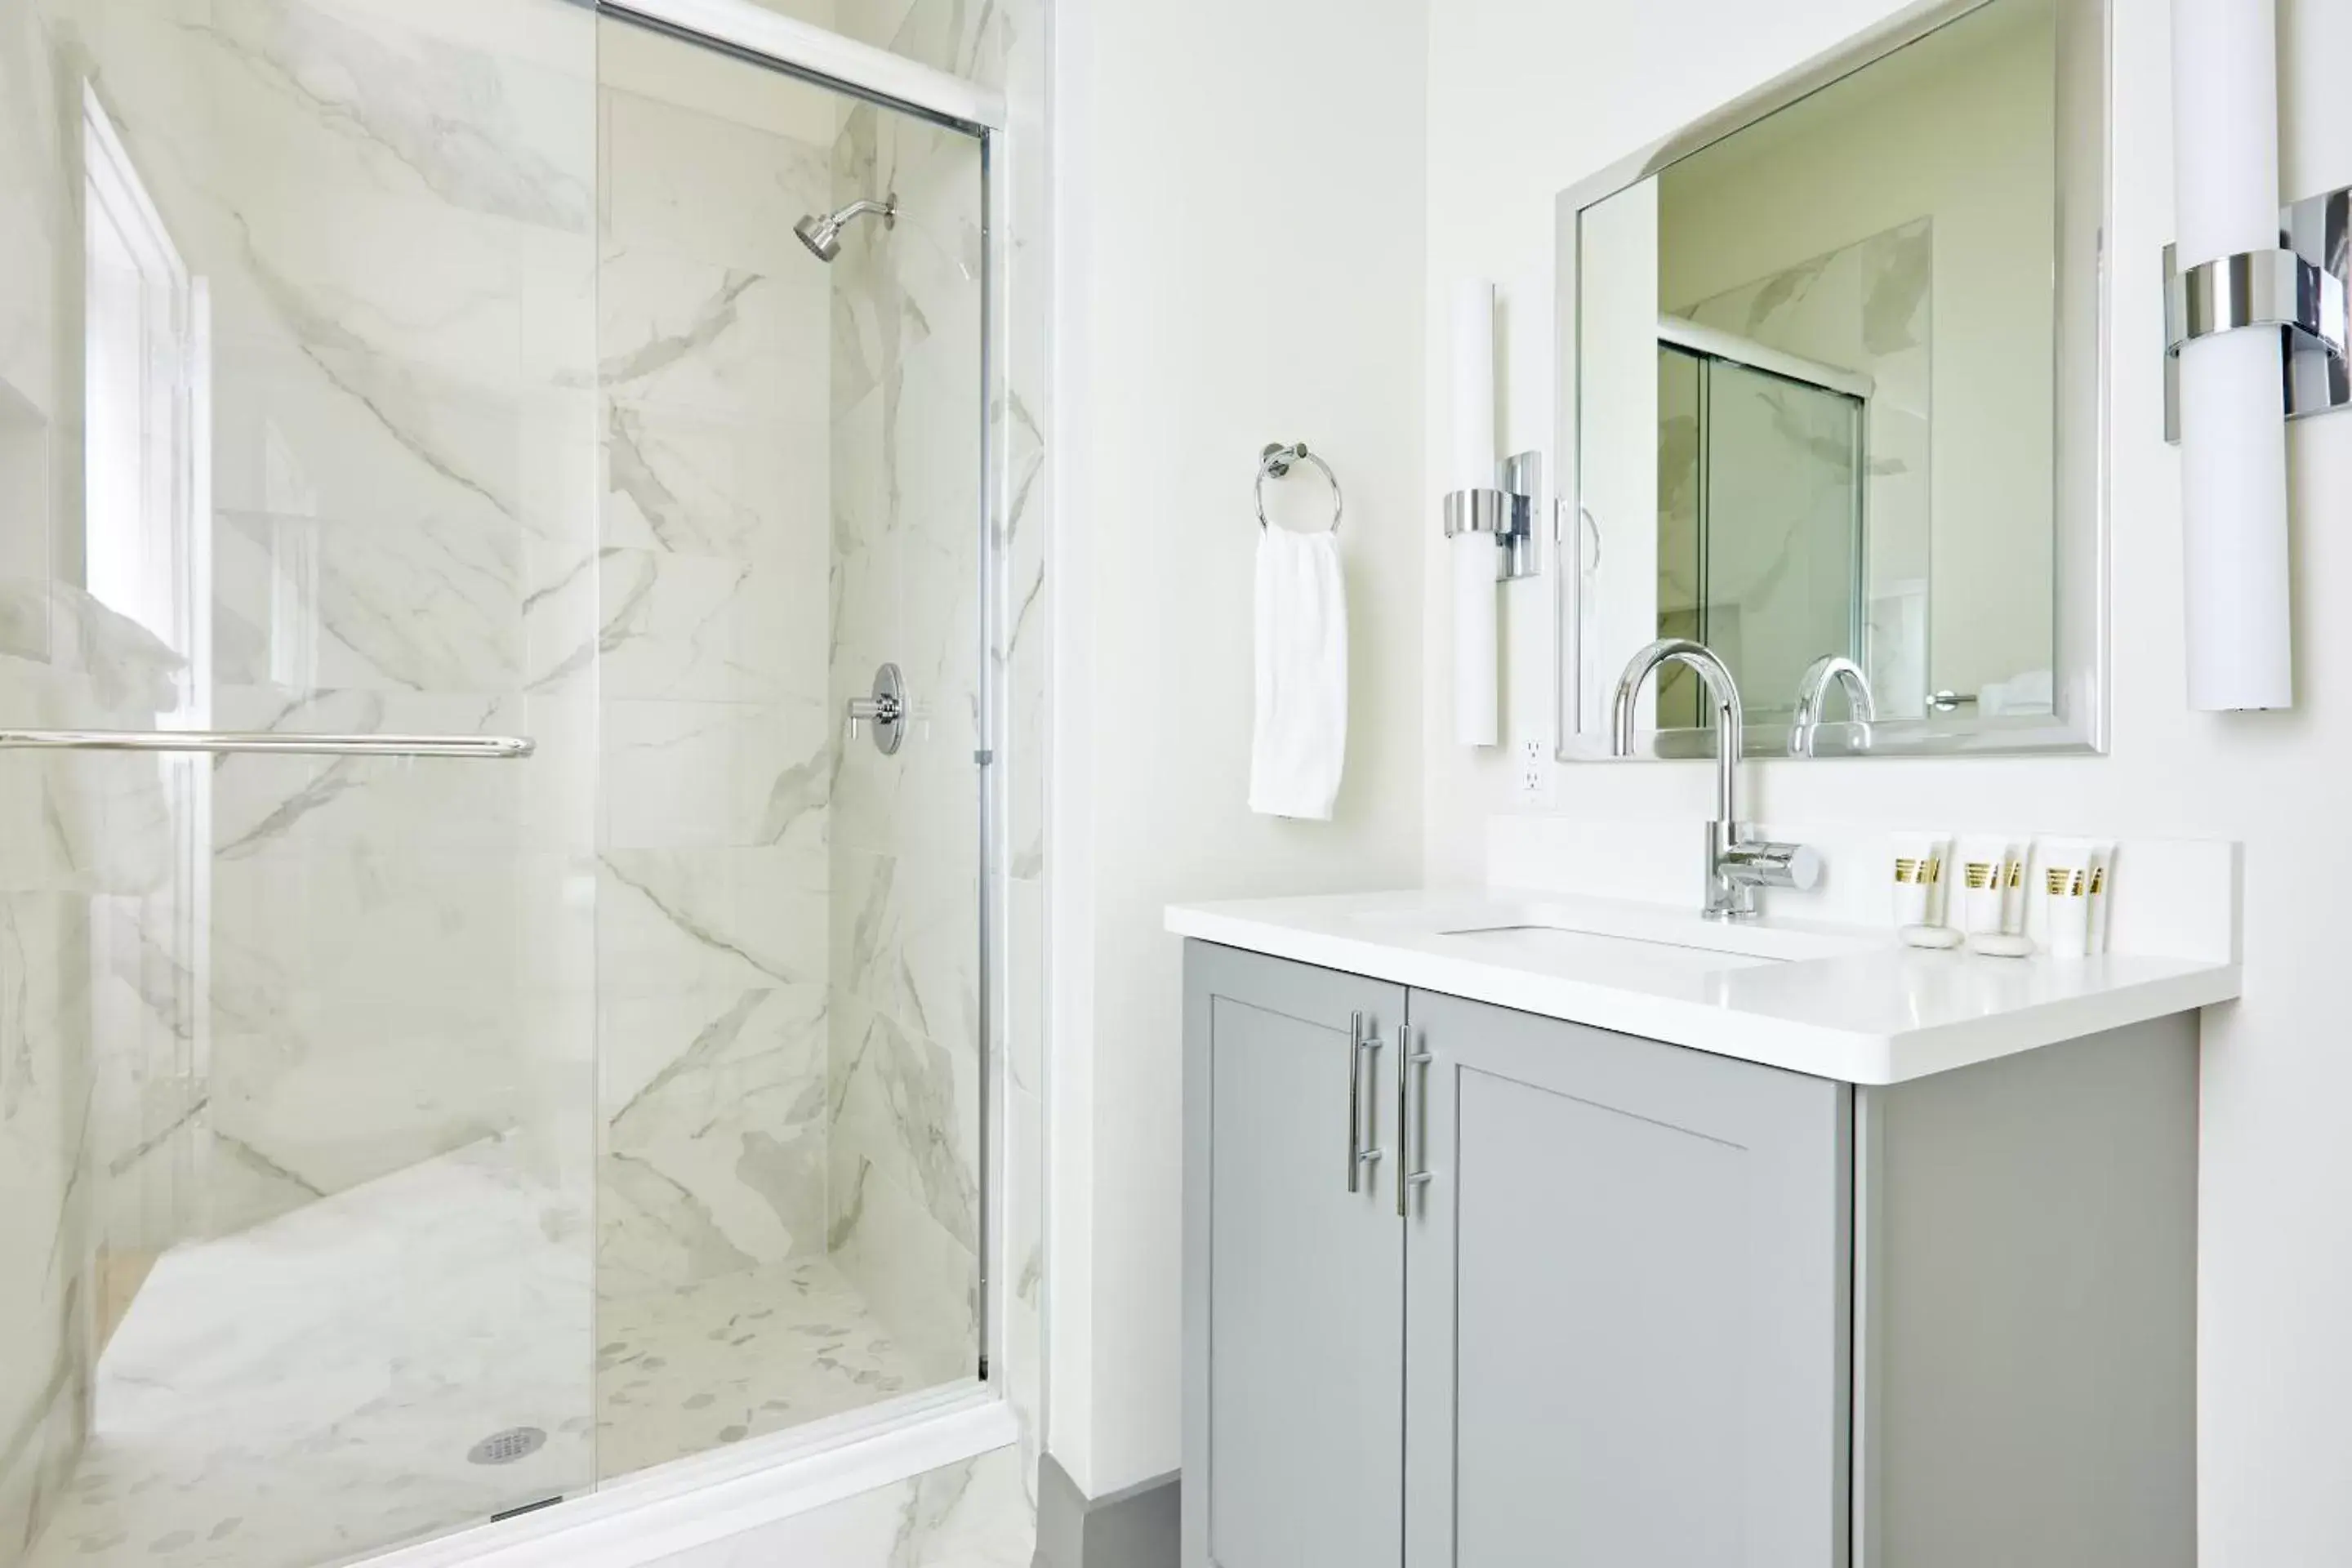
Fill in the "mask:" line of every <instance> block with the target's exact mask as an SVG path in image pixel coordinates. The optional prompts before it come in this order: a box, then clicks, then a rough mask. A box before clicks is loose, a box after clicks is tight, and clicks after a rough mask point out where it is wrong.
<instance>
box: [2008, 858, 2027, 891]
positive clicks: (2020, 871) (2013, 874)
mask: <svg viewBox="0 0 2352 1568" xmlns="http://www.w3.org/2000/svg"><path fill="white" fill-rule="evenodd" d="M2009 885H2010V886H2011V887H2012V888H2022V887H2023V886H2025V862H2024V861H2022V860H2011V862H2010V863H2009Z"/></svg>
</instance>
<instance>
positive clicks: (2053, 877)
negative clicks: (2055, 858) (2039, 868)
mask: <svg viewBox="0 0 2352 1568" xmlns="http://www.w3.org/2000/svg"><path fill="white" fill-rule="evenodd" d="M2042 881H2043V882H2044V883H2045V884H2047V885H2048V887H2049V889H2050V891H2051V892H2052V894H2053V895H2055V896H2058V897H2062V898H2063V896H2064V895H2065V892H2066V868H2065V867H2063V866H2053V867H2051V868H2050V869H2049V870H2047V871H2044V872H2043V873H2042Z"/></svg>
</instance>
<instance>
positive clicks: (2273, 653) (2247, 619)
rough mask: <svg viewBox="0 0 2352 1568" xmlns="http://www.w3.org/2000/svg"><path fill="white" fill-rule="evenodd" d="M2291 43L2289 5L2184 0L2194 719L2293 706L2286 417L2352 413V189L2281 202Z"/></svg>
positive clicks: (2187, 489)
mask: <svg viewBox="0 0 2352 1568" xmlns="http://www.w3.org/2000/svg"><path fill="white" fill-rule="evenodd" d="M2277 34H2278V26H2277V17H2276V14H2275V12H2274V9H2273V0H2173V5H2172V80H2173V178H2174V181H2175V184H2176V187H2177V188H2176V191H2175V196H2176V200H2177V205H2178V207H2179V232H2180V239H2179V245H2178V246H2168V247H2166V248H2165V253H2164V268H2165V316H2166V321H2165V353H2166V363H2165V426H2166V429H2165V434H2166V437H2167V438H2168V439H2171V440H2177V441H2179V442H2180V444H2181V454H2180V508H2181V531H2182V535H2183V540H2184V543H2185V546H2186V557H2187V559H2186V561H2185V563H2184V564H2185V581H2186V585H2187V603H2186V605H2185V606H2184V609H2185V615H2186V620H2187V632H2188V637H2187V642H2188V655H2189V660H2188V662H2189V706H2190V707H2191V708H2194V709H2199V710H2204V711H2208V712H2231V711H2239V710H2262V709H2276V708H2291V707H2293V706H2294V651H2293V650H2294V627H2293V625H2292V620H2291V615H2290V597H2289V591H2288V581H2289V563H2288V529H2287V484H2286V436H2285V431H2284V426H2283V424H2282V421H2281V416H2282V414H2284V416H2285V417H2286V418H2290V419H2291V418H2295V417H2298V416H2304V415H2308V414H2323V413H2326V412H2327V411H2328V410H2330V409H2334V408H2342V407H2345V406H2347V405H2352V378H2347V360H2346V357H2345V356H2346V349H2347V342H2346V321H2345V300H2346V293H2347V286H2352V244H2347V213H2348V212H2352V192H2346V191H2331V192H2329V193H2327V194H2326V195H2318V196H2314V197H2312V198H2310V199H2309V200H2306V201H2301V202H2296V203H2294V205H2291V206H2288V207H2287V208H2285V209H2284V211H2281V210H2280V209H2279V207H2278V205H2277V203H2278V183H2279V163H2278V63H2277V56H2278V42H2277ZM2182 257H2186V258H2189V266H2187V267H2186V268H2183V267H2181V266H2180V265H2179V258H2182Z"/></svg>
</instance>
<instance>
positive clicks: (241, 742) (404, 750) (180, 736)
mask: <svg viewBox="0 0 2352 1568" xmlns="http://www.w3.org/2000/svg"><path fill="white" fill-rule="evenodd" d="M538 749H539V743H538V742H536V741H533V740H530V738H528V737H527V736H522V735H304V734H298V733H294V732H291V731H289V732H285V733H280V732H278V731H275V730H257V731H242V730H0V752H215V753H220V752H231V753H233V752H277V753H278V754H279V755H281V756H310V757H465V758H472V759H475V760H477V761H483V762H498V761H504V760H508V759H511V758H516V757H527V756H529V755H530V754H531V752H535V751H537V750H538Z"/></svg>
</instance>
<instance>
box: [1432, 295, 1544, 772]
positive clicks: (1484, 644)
mask: <svg viewBox="0 0 2352 1568" xmlns="http://www.w3.org/2000/svg"><path fill="white" fill-rule="evenodd" d="M1453 326H1454V336H1453V351H1454V356H1453V357H1454V382H1453V390H1454V451H1453V461H1452V464H1451V466H1450V468H1449V471H1448V475H1447V479H1446V494H1445V537H1446V550H1447V553H1448V554H1449V556H1450V557H1451V559H1452V563H1453V576H1454V740H1455V741H1457V742H1460V743H1461V744H1463V745H1465V746H1491V745H1494V744H1495V743H1496V738H1497V732H1498V730H1499V728H1500V721H1501V708H1502V704H1501V683H1500V672H1501V667H1502V648H1501V647H1500V645H1499V642H1498V640H1497V630H1498V627H1497V605H1496V600H1497V598H1498V597H1499V595H1498V592H1497V588H1496V584H1501V583H1507V582H1511V581H1514V580H1516V579H1517V578H1520V577H1532V576H1533V575H1535V572H1536V557H1535V515H1536V494H1537V491H1538V487H1539V486H1540V484H1541V481H1542V478H1543V459H1542V455H1541V454H1540V453H1537V452H1521V453H1518V454H1517V456H1514V457H1510V458H1503V459H1501V460H1500V461H1497V460H1496V456H1495V286H1494V285H1493V284H1492V283H1489V282H1485V281H1480V282H1475V283H1468V284H1465V285H1464V286H1463V288H1462V289H1461V291H1460V293H1459V294H1457V295H1456V296H1455V299H1454V321H1453Z"/></svg>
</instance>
